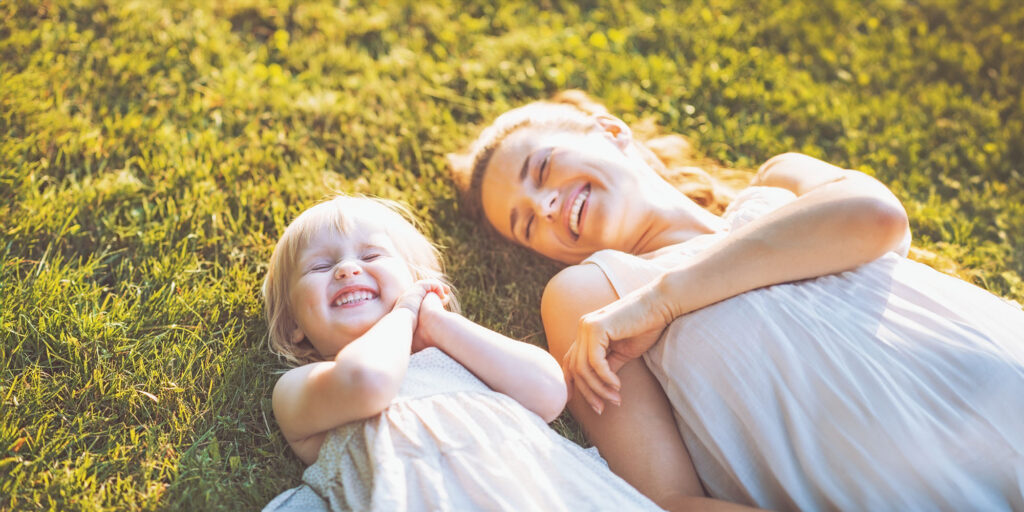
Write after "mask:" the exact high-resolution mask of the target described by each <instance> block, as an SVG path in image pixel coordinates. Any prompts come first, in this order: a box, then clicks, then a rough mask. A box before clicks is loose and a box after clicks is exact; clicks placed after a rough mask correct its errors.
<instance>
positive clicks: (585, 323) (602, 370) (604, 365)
mask: <svg viewBox="0 0 1024 512" xmlns="http://www.w3.org/2000/svg"><path fill="white" fill-rule="evenodd" d="M578 335H579V339H581V340H585V343H584V345H585V346H586V347H588V350H587V354H586V355H587V361H588V362H589V364H590V368H591V369H592V370H593V371H594V372H595V373H596V374H597V377H598V378H600V379H601V381H602V383H603V384H604V386H607V387H609V388H611V389H613V390H615V391H618V390H619V389H621V388H622V382H621V381H620V380H619V376H618V375H615V372H614V371H612V369H611V367H609V366H608V345H609V344H610V343H611V339H610V336H609V335H608V329H606V328H605V327H604V325H602V323H601V321H600V319H599V318H598V319H593V318H587V317H584V318H583V319H581V321H580V325H579V332H578ZM604 386H602V387H604Z"/></svg>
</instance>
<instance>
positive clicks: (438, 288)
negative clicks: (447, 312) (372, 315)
mask: <svg viewBox="0 0 1024 512" xmlns="http://www.w3.org/2000/svg"><path fill="white" fill-rule="evenodd" d="M430 293H434V294H436V295H437V296H438V297H439V298H440V299H441V303H442V304H447V303H448V296H449V294H451V288H449V287H448V285H446V284H444V283H442V282H441V281H438V280H437V279H421V280H419V281H416V282H415V283H413V285H412V286H411V287H410V288H409V289H408V290H406V291H405V293H403V294H402V296H401V297H399V298H398V300H397V301H395V307H394V308H393V309H392V311H395V310H397V309H398V308H406V309H408V310H410V311H412V312H413V314H414V315H416V317H417V318H419V314H420V307H421V306H422V304H423V299H424V298H426V297H427V294H430Z"/></svg>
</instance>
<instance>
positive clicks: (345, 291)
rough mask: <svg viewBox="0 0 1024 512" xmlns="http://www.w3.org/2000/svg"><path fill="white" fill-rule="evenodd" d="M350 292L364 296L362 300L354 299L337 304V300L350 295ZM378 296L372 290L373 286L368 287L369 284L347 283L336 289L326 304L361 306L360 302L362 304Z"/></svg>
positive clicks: (347, 306) (332, 305)
mask: <svg viewBox="0 0 1024 512" xmlns="http://www.w3.org/2000/svg"><path fill="white" fill-rule="evenodd" d="M351 294H362V296H363V297H366V298H365V299H363V300H356V301H353V302H348V303H344V304H338V301H339V300H342V299H343V298H345V297H346V296H347V295H351ZM378 297H379V294H378V293H377V291H376V290H374V289H373V288H371V287H369V286H365V285H349V286H345V287H343V288H342V289H340V290H338V291H337V293H335V294H334V296H332V297H331V301H330V302H329V303H328V304H329V305H330V306H331V307H340V308H354V307H357V306H361V305H362V304H364V303H366V302H369V301H370V300H374V299H377V298H378Z"/></svg>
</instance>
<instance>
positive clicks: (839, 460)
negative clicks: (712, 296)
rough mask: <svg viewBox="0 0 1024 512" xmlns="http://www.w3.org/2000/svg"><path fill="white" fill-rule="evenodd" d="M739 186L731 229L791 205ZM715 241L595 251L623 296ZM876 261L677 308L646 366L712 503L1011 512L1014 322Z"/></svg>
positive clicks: (1021, 499) (1020, 418)
mask: <svg viewBox="0 0 1024 512" xmlns="http://www.w3.org/2000/svg"><path fill="white" fill-rule="evenodd" d="M793 198H794V196H793V195H792V194H790V193H789V192H787V191H785V190H782V189H775V188H765V187H753V188H750V189H747V190H746V191H744V192H743V193H742V194H741V195H740V197H739V198H737V201H736V202H735V203H734V204H733V206H732V207H730V209H729V210H728V211H727V212H726V214H725V218H726V219H727V220H728V221H729V223H730V224H731V226H732V229H735V228H737V227H738V226H740V225H742V224H744V223H746V222H749V221H750V220H752V219H755V218H757V217H758V216H760V215H763V214H764V213H767V212H769V211H771V210H772V209H774V208H776V207H778V206H780V205H781V204H784V203H785V202H787V201H789V200H792V199H793ZM721 236H725V234H715V235H708V236H703V237H698V238H696V239H693V240H691V241H688V242H686V243H684V244H680V245H677V246H672V247H670V248H665V249H662V250H659V251H658V252H657V253H655V254H651V255H647V256H644V257H637V256H633V255H629V254H625V253H621V252H616V251H601V252H598V253H595V254H594V255H593V256H592V257H591V258H589V259H588V260H587V262H589V263H593V264H596V265H598V266H599V267H600V268H601V269H602V270H603V271H604V273H605V274H606V275H607V277H608V279H609V281H610V282H611V283H612V286H613V287H614V288H615V290H616V292H617V293H618V294H619V295H620V296H621V295H624V294H626V293H628V292H630V291H631V290H633V289H635V288H637V287H639V286H642V285H643V284H646V283H647V282H649V281H650V280H652V279H653V278H655V277H656V276H658V275H659V274H660V273H662V272H663V271H664V270H666V269H667V268H669V267H671V266H673V265H675V264H677V263H679V262H681V261H684V260H685V259H686V258H687V257H691V256H692V255H694V254H696V253H697V252H699V251H700V250H702V249H704V248H707V247H708V246H709V245H710V244H712V243H713V242H715V241H716V240H718V239H719V238H720V237H721ZM907 248H909V233H908V237H907V239H906V241H905V244H904V247H902V248H901V250H900V251H898V252H902V254H896V253H889V254H886V255H885V256H883V257H881V258H879V259H878V260H876V261H874V262H872V263H869V264H866V265H863V266H861V267H859V268H857V269H855V270H852V271H848V272H843V273H840V274H835V275H828V276H824V277H819V278H815V279H808V280H803V281H798V282H794V283H788V284H780V285H775V286H770V287H766V288H761V289H758V290H754V291H750V292H747V293H744V294H742V295H739V296H736V297H733V298H730V299H728V300H725V301H722V302H719V303H717V304H713V305H711V306H708V307H705V308H703V309H700V310H697V311H694V312H692V313H690V314H687V315H684V316H682V317H680V318H678V319H676V320H675V321H673V322H672V324H671V325H670V326H669V327H668V328H667V329H666V331H665V332H664V333H663V335H662V337H661V338H660V339H659V341H658V342H657V344H656V345H654V347H652V348H651V349H650V350H649V351H648V352H647V353H646V354H645V356H644V359H645V361H646V362H647V365H648V366H649V367H650V368H651V371H652V372H653V373H654V375H655V376H656V377H657V378H658V380H659V381H660V382H661V385H662V386H663V387H664V388H665V391H666V393H667V395H668V397H669V400H670V401H671V403H672V407H673V409H674V410H675V414H676V421H677V424H678V426H679V429H680V433H681V434H682V437H683V440H684V442H685V444H686V447H687V449H688V450H689V453H690V456H691V457H692V459H693V463H694V465H695V467H696V469H697V473H698V475H699V477H700V479H701V481H702V483H703V485H704V487H705V489H706V490H707V492H708V493H709V495H710V496H712V497H715V498H720V499H724V500H728V501H734V502H739V503H745V504H750V505H757V506H761V507H765V508H771V509H781V510H796V509H800V510H986V511H990V510H1024V311H1022V310H1021V309H1020V306H1019V305H1016V304H1015V303H1011V302H1009V301H1006V300H1004V299H1001V298H999V297H996V296H994V295H992V294H990V293H988V292H987V291H985V290H982V289H981V288H978V287H976V286H973V285H971V284H969V283H967V282H964V281H962V280H959V279H956V278H953V277H950V276H947V275H945V274H942V273H940V272H938V271H935V270H933V269H931V268H929V267H927V266H925V265H922V264H920V263H916V262H913V261H911V260H908V259H906V258H905V257H904V256H905V254H906V249H907Z"/></svg>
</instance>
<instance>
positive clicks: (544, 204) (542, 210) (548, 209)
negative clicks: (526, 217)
mask: <svg viewBox="0 0 1024 512" xmlns="http://www.w3.org/2000/svg"><path fill="white" fill-rule="evenodd" d="M538 195H540V200H539V201H538V202H537V213H538V214H539V215H540V216H541V217H545V218H547V219H548V220H555V218H557V217H558V208H557V205H556V203H558V191H557V190H551V191H548V192H543V191H541V193H540V194H538Z"/></svg>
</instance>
